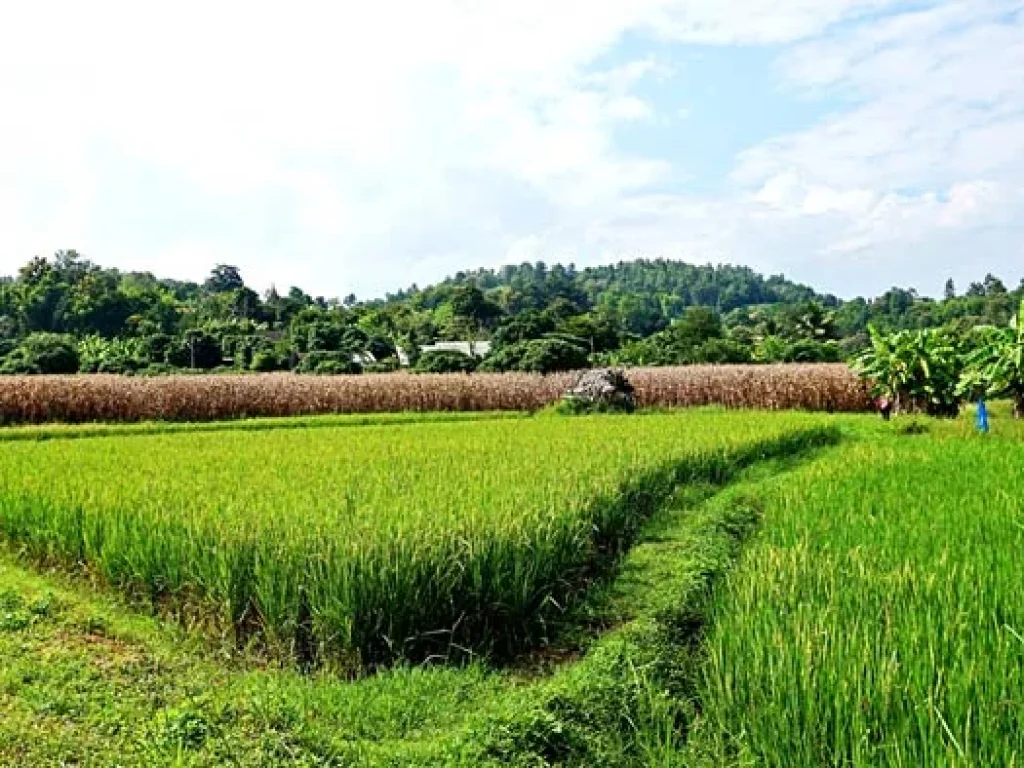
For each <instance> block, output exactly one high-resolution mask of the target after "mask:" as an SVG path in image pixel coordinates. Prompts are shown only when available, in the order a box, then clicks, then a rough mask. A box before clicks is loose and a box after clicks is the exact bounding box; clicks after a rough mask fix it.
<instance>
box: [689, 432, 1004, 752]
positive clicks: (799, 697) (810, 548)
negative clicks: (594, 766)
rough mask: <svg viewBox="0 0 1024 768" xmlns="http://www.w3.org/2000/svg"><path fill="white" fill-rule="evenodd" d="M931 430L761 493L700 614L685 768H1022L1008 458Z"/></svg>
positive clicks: (990, 446)
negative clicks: (758, 519)
mask: <svg viewBox="0 0 1024 768" xmlns="http://www.w3.org/2000/svg"><path fill="white" fill-rule="evenodd" d="M931 426H932V427H933V430H934V431H935V432H937V434H936V435H935V436H934V437H931V436H918V437H913V438H907V437H891V438H889V439H877V438H876V439H873V440H865V441H861V442H858V443H855V444H853V445H850V446H846V447H843V448H842V449H840V450H838V451H836V452H835V453H834V454H832V455H831V456H829V457H828V458H827V459H824V460H822V461H820V462H817V463H815V464H813V465H811V466H808V467H807V468H806V469H804V470H801V471H800V472H797V473H795V474H794V475H791V476H788V477H786V478H784V479H781V480H779V481H778V482H775V483H770V484H768V485H767V486H766V487H765V489H764V492H763V496H764V499H765V504H766V511H765V523H764V526H763V529H762V532H761V534H760V535H759V536H758V537H757V539H756V541H755V543H754V544H753V545H752V546H751V548H750V549H749V550H748V551H747V553H746V554H745V557H744V559H743V561H742V565H741V566H740V567H739V568H738V570H736V571H735V572H734V573H733V574H732V575H731V576H730V577H729V579H728V580H727V583H726V586H725V588H724V589H722V590H720V592H719V594H718V596H717V598H716V601H715V608H714V610H713V621H714V629H713V630H712V632H711V633H710V635H709V637H708V640H707V645H706V649H705V654H706V660H705V663H704V666H703V667H702V670H701V672H700V674H699V685H698V690H699V699H700V702H701V708H702V711H703V719H702V725H701V727H700V729H699V736H698V737H697V738H695V739H694V740H693V743H692V744H691V747H690V749H689V752H688V755H687V757H686V760H685V764H691V765H698V764H699V765H703V764H707V765H715V766H719V765H737V766H738V765H759V766H780V767H781V766H795V765H816V766H869V765H870V766H921V765H927V766H943V765H948V766H989V765H1005V766H1010V765H1019V764H1021V762H1022V760H1024V694H1022V691H1024V591H1022V590H1021V576H1020V573H1021V571H1020V553H1021V549H1022V545H1024V506H1022V501H1021V499H1024V475H1022V473H1021V469H1020V468H1021V466H1022V463H1024V444H1021V443H1020V441H1019V439H1015V438H1013V437H1010V438H1006V437H1003V438H1001V437H999V436H995V437H989V438H988V439H981V438H973V439H972V438H966V439H965V438H964V437H963V436H962V433H963V432H966V431H967V430H968V429H969V424H960V425H956V424H941V423H938V422H932V423H931ZM958 432H959V433H961V436H959V437H955V436H953V435H955V434H956V433H958ZM997 432H1001V433H1004V434H1010V435H1014V434H1019V432H1020V429H1019V427H1018V426H1015V425H1013V424H1012V423H1008V424H1003V423H1000V424H999V425H998V427H997Z"/></svg>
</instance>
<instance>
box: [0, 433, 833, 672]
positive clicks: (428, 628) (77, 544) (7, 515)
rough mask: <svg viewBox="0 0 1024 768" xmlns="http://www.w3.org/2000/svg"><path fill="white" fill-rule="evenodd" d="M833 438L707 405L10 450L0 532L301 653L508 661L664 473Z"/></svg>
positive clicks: (627, 532)
mask: <svg viewBox="0 0 1024 768" xmlns="http://www.w3.org/2000/svg"><path fill="white" fill-rule="evenodd" d="M824 439H827V434H825V432H824V431H823V428H821V427H819V426H816V425H815V421H814V418H813V417H807V416H799V415H790V416H780V417H777V418H774V419H762V420H751V419H750V418H748V417H745V416H742V415H739V416H737V415H734V414H726V413H706V414H695V415H691V416H687V417H679V416H673V415H668V416H666V415H652V416H646V417H643V418H637V419H625V418H619V419H607V418H606V419H597V418H590V419H579V420H577V421H575V422H574V423H573V424H572V429H567V428H566V422H565V421H563V420H559V419H550V418H549V419H519V420H507V419H506V420H492V421H482V422H481V421H470V422H445V423H431V422H424V423H416V424H405V425H377V426H365V427H360V428H358V430H356V429H354V428H351V427H339V428H322V429H316V430H311V429H308V428H305V427H299V428H281V429H276V430H272V431H268V432H266V433H263V434H260V435H259V436H258V437H254V435H253V434H252V433H251V432H248V431H239V430H226V431H222V432H205V431H204V432H173V433H170V434H148V435H136V434H133V433H131V432H128V433H126V434H123V435H120V436H117V437H110V438H104V439H93V440H49V441H46V442H42V443H41V442H31V441H22V442H10V443H8V444H7V445H6V446H5V448H4V451H3V454H2V457H0V533H2V535H3V536H5V537H6V538H7V539H8V540H9V541H11V542H12V543H14V544H16V545H17V546H18V547H20V548H21V549H22V550H24V551H25V552H26V553H28V554H29V555H30V556H32V557H34V558H36V559H40V560H44V561H49V562H59V561H62V560H63V561H66V562H70V563H80V564H83V565H84V566H85V567H86V568H87V569H88V570H89V571H90V572H91V573H94V574H95V575H96V576H98V577H99V578H101V579H102V580H103V581H104V582H107V583H110V584H113V585H116V586H118V587H121V588H124V589H126V590H128V591H130V592H131V593H134V594H136V595H141V596H143V597H145V598H146V599H147V600H148V601H149V602H151V603H152V604H154V605H169V606H170V607H171V608H175V607H178V606H182V605H185V604H186V603H193V604H197V605H198V606H199V608H200V609H201V608H202V607H203V606H208V611H206V613H207V614H209V615H210V616H212V618H213V619H215V620H217V623H219V624H220V625H222V626H225V627H230V628H231V629H232V631H233V632H234V633H235V635H236V636H237V639H238V640H240V641H243V640H248V639H249V636H250V635H257V636H258V637H259V638H261V639H264V640H266V641H267V642H269V643H270V644H271V645H273V646H277V647H289V648H291V650H293V651H294V652H295V653H296V654H297V655H298V656H300V657H301V658H303V659H305V660H308V659H310V658H311V657H313V656H316V657H320V656H328V657H335V658H344V659H346V660H347V661H348V662H350V663H359V664H360V665H362V664H375V663H379V662H381V661H390V660H393V659H394V658H404V657H408V658H413V659H416V658H424V657H426V656H427V655H431V654H445V655H450V654H452V653H453V652H454V653H465V652H466V651H470V650H473V649H485V650H492V651H500V652H512V651H514V650H515V649H516V648H518V647H521V646H522V645H523V644H524V643H525V642H528V641H529V640H530V639H531V638H533V637H534V636H535V634H536V632H537V631H539V628H538V621H539V620H540V619H542V618H543V617H544V616H545V615H552V614H554V613H557V612H558V609H559V606H560V605H561V604H562V603H563V602H565V601H566V600H568V599H570V598H571V597H572V596H573V594H574V592H576V591H577V590H578V589H579V588H580V587H581V586H582V585H584V584H585V580H586V578H587V576H588V571H589V570H590V569H591V568H593V567H595V566H598V565H600V560H601V558H602V557H603V556H605V555H608V554H613V553H614V552H616V551H618V550H620V549H622V548H623V547H625V546H626V545H628V543H629V540H630V537H631V535H632V533H633V532H634V531H635V529H636V527H637V525H638V524H639V523H640V522H641V521H642V520H643V519H644V517H645V515H646V513H647V512H649V511H650V510H651V509H653V507H654V505H656V504H657V503H658V501H659V500H660V499H661V498H662V497H664V496H666V495H667V494H668V493H670V492H671V489H672V488H674V487H675V486H676V485H677V484H679V483H680V482H685V481H686V480H687V479H688V478H689V477H691V476H693V477H714V476H715V475H716V474H718V473H721V472H723V471H725V470H726V469H727V468H728V466H729V465H731V464H732V463H735V462H741V461H743V460H745V458H744V457H754V456H756V455H757V454H758V453H761V452H778V451H780V450H784V449H785V447H786V446H787V445H789V444H790V443H792V442H793V441H801V440H808V441H814V440H818V441H821V440H824Z"/></svg>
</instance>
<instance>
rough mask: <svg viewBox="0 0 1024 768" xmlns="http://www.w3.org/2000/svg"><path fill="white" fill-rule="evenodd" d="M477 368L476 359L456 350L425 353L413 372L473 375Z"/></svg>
mask: <svg viewBox="0 0 1024 768" xmlns="http://www.w3.org/2000/svg"><path fill="white" fill-rule="evenodd" d="M476 367H477V361H476V359H475V358H472V357H470V356H469V355H464V354H462V353H461V352H455V351H454V350H439V351H434V352H424V353H423V354H422V355H420V359H419V360H417V361H416V365H415V366H414V367H413V371H415V372H416V373H472V372H473V371H475V370H476Z"/></svg>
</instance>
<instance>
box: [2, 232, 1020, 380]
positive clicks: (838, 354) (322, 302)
mask: <svg viewBox="0 0 1024 768" xmlns="http://www.w3.org/2000/svg"><path fill="white" fill-rule="evenodd" d="M1022 297H1024V288H1022V287H1021V286H1018V287H1017V288H1015V289H1013V290H1010V289H1008V288H1007V287H1006V286H1005V285H1004V284H1003V283H1002V282H1001V281H1000V280H999V279H998V278H996V277H994V276H992V275H988V276H986V277H985V278H984V280H983V281H981V282H977V283H972V284H971V285H970V286H969V287H968V288H967V290H966V291H964V292H963V293H959V292H958V291H957V289H956V286H955V285H953V283H952V281H950V282H949V283H948V284H947V286H946V293H945V296H943V297H942V298H941V299H937V300H934V299H930V298H927V297H923V296H920V295H919V294H918V293H917V292H916V291H914V290H913V289H902V288H892V289H891V290H889V291H887V292H885V293H884V294H883V295H881V296H879V297H876V298H872V299H865V298H858V299H854V300H850V301H841V300H839V299H838V298H836V297H835V296H832V295H828V294H821V293H818V292H816V291H815V290H813V289H812V288H810V287H808V286H805V285H800V284H797V283H793V282H791V281H789V280H787V279H786V278H785V277H783V276H781V275H775V276H769V277H765V276H763V275H760V274H758V273H756V272H754V271H753V270H751V269H749V268H746V267H736V266H729V265H717V266H714V265H693V264H687V263H683V262H676V261H669V260H662V259H658V260H638V261H632V262H622V263H619V264H615V265H607V266H599V267H590V268H586V269H580V270H578V269H576V268H575V267H574V266H572V265H569V266H563V265H558V264H556V265H552V266H548V265H546V264H544V263H543V262H537V263H534V264H529V263H525V264H521V265H509V266H505V267H502V268H500V269H493V270H492V269H482V270H476V271H472V272H460V273H458V274H456V275H453V276H452V277H450V278H448V279H447V280H444V281H443V282H440V283H438V284H436V285H432V286H428V287H425V288H419V287H418V286H415V285H414V286H411V287H409V288H407V289H405V290H401V291H398V292H396V293H393V294H388V295H386V296H385V297H384V298H380V299H374V300H362V301H361V300H359V299H358V298H357V297H356V296H354V295H351V294H350V295H348V296H346V297H344V298H342V299H337V298H325V297H323V296H312V295H310V294H308V293H306V292H305V291H304V290H302V289H300V288H297V287H292V288H290V289H289V290H287V291H286V292H279V291H278V290H277V289H276V288H273V287H272V288H271V289H270V290H268V291H266V292H264V293H262V294H260V293H258V292H257V291H255V290H253V289H252V288H251V287H249V286H247V285H246V284H245V281H244V279H243V277H242V275H241V273H240V271H239V269H238V268H237V267H235V266H231V265H226V264H220V265H217V266H215V267H214V268H213V269H212V271H211V272H210V274H209V276H208V277H207V279H206V280H205V281H203V282H202V283H195V282H183V281H176V280H169V279H165V278H158V277H155V276H154V275H152V274H149V273H143V272H122V271H119V270H116V269H108V268H103V267H101V266H99V265H97V264H95V263H93V262H92V261H90V260H88V259H86V258H84V257H83V256H82V255H81V254H79V253H78V252H76V251H73V250H72V251H60V252H58V253H56V254H55V255H54V256H53V257H51V258H41V257H36V258H33V259H32V260H31V261H29V262H28V263H27V264H25V265H24V266H23V267H22V268H21V269H19V270H18V272H17V274H16V275H13V276H11V277H7V278H0V373H8V374H31V373H74V372H83V373H93V372H105V373H140V374H159V373H171V372H179V371H199V370H201V371H225V372H228V371H230V372H242V371H296V372H300V373H324V374H338V373H349V374H355V373H360V372H373V371H389V370H394V369H396V368H398V367H400V365H402V364H403V363H407V364H409V365H411V366H412V367H413V370H417V371H471V370H485V371H513V370H516V371H538V372H551V371H557V370H570V369H576V368H582V367H586V366H588V365H599V364H600V365H679V364H689V363H741V362H765V363H769V362H790V361H792V362H824V361H840V360H849V359H852V358H854V357H855V356H857V355H858V354H859V353H861V352H862V351H863V350H865V349H868V348H870V347H871V344H872V340H871V337H870V334H869V328H872V327H873V328H875V329H876V331H877V332H878V333H891V332H900V331H917V330H922V329H929V328H942V327H949V328H959V329H964V328H973V327H981V326H1000V325H1003V326H1005V325H1006V324H1007V323H1009V321H1010V318H1011V316H1012V315H1013V310H1014V308H1015V306H1016V305H1017V303H1019V301H1020V299H1021V298H1022ZM454 340H458V341H469V342H481V341H486V342H489V349H488V353H487V354H486V355H485V356H483V357H482V359H480V358H477V357H473V356H469V355H466V354H463V353H460V352H456V351H430V352H426V353H421V350H422V349H423V348H424V347H426V346H429V345H432V344H434V343H436V342H441V341H454ZM481 348H483V347H481Z"/></svg>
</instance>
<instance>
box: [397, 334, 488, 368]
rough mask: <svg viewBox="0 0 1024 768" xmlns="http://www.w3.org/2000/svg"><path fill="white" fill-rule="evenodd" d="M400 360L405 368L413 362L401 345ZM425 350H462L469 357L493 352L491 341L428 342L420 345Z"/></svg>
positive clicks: (480, 356) (399, 349) (485, 355)
mask: <svg viewBox="0 0 1024 768" xmlns="http://www.w3.org/2000/svg"><path fill="white" fill-rule="evenodd" d="M397 352H398V362H399V364H400V365H401V366H402V367H403V368H408V367H409V366H410V365H411V364H412V362H411V361H410V359H409V353H408V352H406V351H405V350H404V349H402V348H401V347H399V348H398V350H397ZM424 352H461V353H462V354H464V355H468V356H469V357H475V358H477V359H480V358H484V357H487V355H489V354H490V352H491V342H489V341H439V342H437V343H436V344H427V345H425V346H422V347H420V354H423V353H424Z"/></svg>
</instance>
